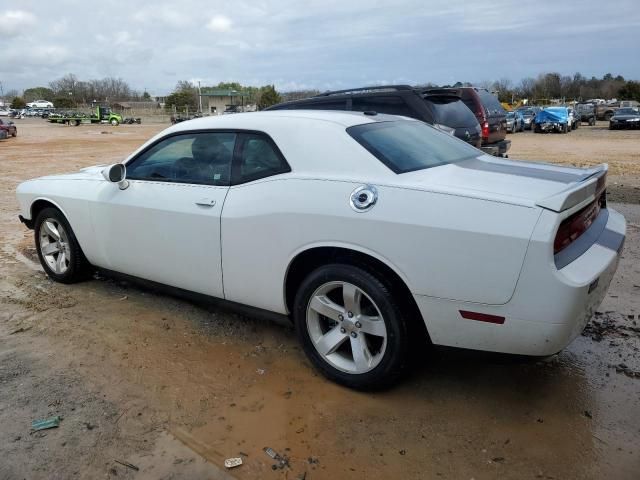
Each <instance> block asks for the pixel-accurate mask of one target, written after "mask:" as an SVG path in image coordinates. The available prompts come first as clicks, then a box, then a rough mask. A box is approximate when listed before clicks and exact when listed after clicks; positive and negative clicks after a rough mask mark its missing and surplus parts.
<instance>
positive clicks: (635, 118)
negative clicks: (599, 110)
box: [609, 108, 640, 130]
mask: <svg viewBox="0 0 640 480" xmlns="http://www.w3.org/2000/svg"><path fill="white" fill-rule="evenodd" d="M623 128H632V129H635V128H640V110H639V109H637V108H620V109H618V110H617V111H616V113H615V115H614V116H613V117H611V119H610V120H609V129H610V130H616V129H623Z"/></svg>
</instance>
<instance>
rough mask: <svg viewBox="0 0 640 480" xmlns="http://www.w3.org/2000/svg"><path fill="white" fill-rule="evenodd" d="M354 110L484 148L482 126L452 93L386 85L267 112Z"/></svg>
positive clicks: (337, 93)
mask: <svg viewBox="0 0 640 480" xmlns="http://www.w3.org/2000/svg"><path fill="white" fill-rule="evenodd" d="M293 109H297V110H299V109H305V110H351V111H357V112H376V113H386V114H392V115H403V116H405V117H411V118H415V119H417V120H422V121H423V122H426V123H429V124H431V125H434V126H435V127H437V128H439V129H441V130H443V131H446V132H447V133H451V134H453V135H455V136H456V137H458V138H460V139H461V140H464V141H465V142H467V143H470V144H471V145H473V146H474V147H478V148H480V147H481V144H482V138H481V136H480V133H481V131H480V125H479V124H478V122H477V120H476V119H475V116H474V115H473V114H472V113H471V112H470V111H468V110H469V109H468V108H467V107H466V106H465V104H464V103H463V102H462V101H461V100H460V97H459V96H457V95H455V94H453V93H451V92H442V93H440V94H431V93H429V92H423V91H420V90H416V89H414V88H413V87H410V86H409V85H384V86H377V87H364V88H355V89H350V90H339V91H334V92H326V93H323V94H321V95H316V96H315V97H310V98H305V99H302V100H294V101H290V102H284V103H280V104H278V105H274V106H272V107H269V108H267V110H293Z"/></svg>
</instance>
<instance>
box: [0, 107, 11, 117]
mask: <svg viewBox="0 0 640 480" xmlns="http://www.w3.org/2000/svg"><path fill="white" fill-rule="evenodd" d="M8 116H9V110H7V109H6V108H0V117H8Z"/></svg>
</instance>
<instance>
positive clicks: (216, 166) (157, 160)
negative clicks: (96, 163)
mask: <svg viewBox="0 0 640 480" xmlns="http://www.w3.org/2000/svg"><path fill="white" fill-rule="evenodd" d="M235 143H236V133H233V132H219V131H218V132H213V131H209V132H203V131H200V132H195V133H194V132H191V133H189V132H186V133H179V134H173V135H170V136H168V137H164V138H163V139H161V140H159V141H158V142H156V143H155V144H153V145H151V146H150V147H149V148H147V149H145V150H144V151H143V152H141V153H140V154H139V155H138V156H136V157H135V158H133V159H132V160H130V161H129V162H128V163H127V165H126V167H127V184H128V186H127V188H125V189H123V190H121V189H120V188H118V185H116V184H113V183H109V182H103V183H102V182H101V184H100V186H99V187H98V192H97V195H96V201H95V202H92V204H91V207H90V208H91V212H92V217H93V225H94V231H95V235H96V243H97V245H98V248H99V249H100V250H101V253H102V255H101V257H102V262H103V263H104V264H105V265H104V267H105V268H108V269H111V270H114V271H117V272H121V273H125V274H128V275H133V276H136V277H140V278H144V279H147V280H152V281H155V282H159V283H163V284H167V285H170V286H174V287H178V288H182V289H185V290H190V291H193V292H197V293H202V294H206V295H212V296H215V297H220V298H224V290H223V286H222V265H221V257H220V213H221V211H222V207H223V204H224V201H225V197H226V195H227V192H228V189H229V184H230V177H231V161H232V158H233V150H234V148H235Z"/></svg>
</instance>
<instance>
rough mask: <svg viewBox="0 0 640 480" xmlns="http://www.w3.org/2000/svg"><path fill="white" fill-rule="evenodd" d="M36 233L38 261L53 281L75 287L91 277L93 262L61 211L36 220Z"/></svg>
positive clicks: (45, 213) (46, 211)
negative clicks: (88, 258) (83, 250)
mask: <svg viewBox="0 0 640 480" xmlns="http://www.w3.org/2000/svg"><path fill="white" fill-rule="evenodd" d="M34 233H35V242H36V250H37V251H38V258H39V259H40V263H41V264H42V268H44V271H45V273H46V274H47V275H48V276H49V277H50V278H51V279H53V280H55V281H56V282H60V283H75V282H78V281H81V280H84V279H86V278H87V277H88V276H89V274H90V272H91V271H90V265H89V262H88V261H87V259H86V258H85V256H84V254H83V253H82V250H81V248H80V245H79V244H78V240H77V239H76V236H75V235H74V233H73V230H72V229H71V226H70V225H69V222H67V219H66V218H65V217H64V215H63V214H62V213H61V212H60V211H59V210H57V209H55V208H45V209H44V210H42V211H41V212H40V213H39V214H38V216H37V218H36V223H35V227H34Z"/></svg>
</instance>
